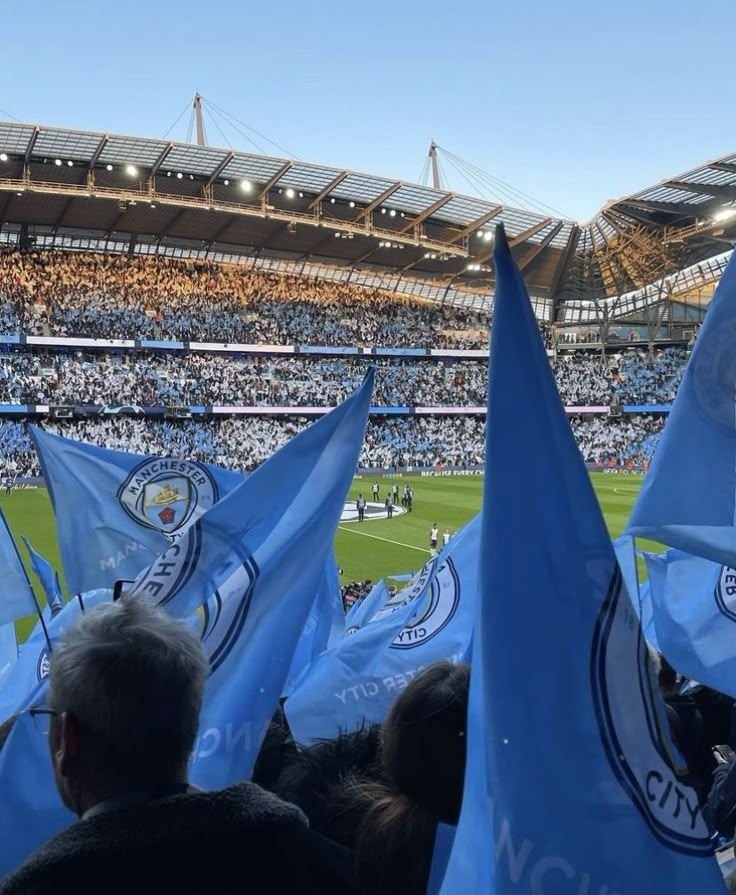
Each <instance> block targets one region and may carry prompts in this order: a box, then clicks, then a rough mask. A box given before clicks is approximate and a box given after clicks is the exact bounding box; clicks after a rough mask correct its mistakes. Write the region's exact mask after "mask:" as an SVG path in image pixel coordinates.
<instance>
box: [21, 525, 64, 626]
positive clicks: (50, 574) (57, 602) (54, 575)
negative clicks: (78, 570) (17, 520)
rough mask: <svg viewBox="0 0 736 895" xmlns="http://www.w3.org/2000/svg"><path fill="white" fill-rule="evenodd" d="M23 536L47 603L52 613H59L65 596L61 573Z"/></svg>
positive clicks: (32, 566)
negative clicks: (63, 595) (62, 590)
mask: <svg viewBox="0 0 736 895" xmlns="http://www.w3.org/2000/svg"><path fill="white" fill-rule="evenodd" d="M21 538H22V539H23V543H24V544H25V546H26V550H27V551H28V556H29V557H30V560H31V568H32V569H33V571H34V573H35V575H36V578H38V580H39V582H40V584H41V587H42V588H43V592H44V593H45V594H46V605H47V606H48V607H49V609H50V610H51V614H52V615H57V614H58V613H59V612H61V610H62V609H63V608H64V598H63V597H62V594H61V584H60V583H59V573H58V572H57V571H56V569H55V568H54V567H53V566H52V565H51V563H50V562H49V561H48V560H47V559H44V558H43V556H41V554H40V553H38V552H36V551H35V550H34V549H33V547H32V546H31V544H30V542H29V541H28V538H26V536H25V535H21Z"/></svg>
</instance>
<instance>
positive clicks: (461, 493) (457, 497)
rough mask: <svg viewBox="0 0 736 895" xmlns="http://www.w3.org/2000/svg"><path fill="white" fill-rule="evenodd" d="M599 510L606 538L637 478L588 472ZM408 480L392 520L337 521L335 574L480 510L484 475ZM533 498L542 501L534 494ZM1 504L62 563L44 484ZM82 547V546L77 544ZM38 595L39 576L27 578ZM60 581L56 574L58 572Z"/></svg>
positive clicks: (17, 527) (409, 547)
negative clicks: (408, 498)
mask: <svg viewBox="0 0 736 895" xmlns="http://www.w3.org/2000/svg"><path fill="white" fill-rule="evenodd" d="M591 478H592V480H593V485H594V487H595V491H596V494H597V495H598V500H599V501H600V504H601V507H602V509H603V514H604V516H605V517H606V522H607V523H608V529H609V531H610V533H611V536H612V537H614V538H615V537H617V536H618V535H619V534H620V533H621V531H622V530H623V528H624V525H625V524H626V520H627V519H628V517H629V513H630V511H631V507H632V505H633V502H634V498H635V497H636V494H637V493H638V491H639V487H640V485H641V479H640V478H639V477H635V476H619V475H610V476H609V475H604V474H602V473H593V474H592V476H591ZM405 481H408V482H409V483H410V484H411V486H412V488H413V489H414V508H413V511H412V512H411V513H404V514H402V515H398V516H394V518H393V519H386V518H373V519H367V520H366V521H365V522H362V523H358V522H345V523H342V524H341V525H340V530H339V531H338V533H337V538H336V541H335V548H336V553H337V560H338V564H339V565H340V567H341V568H342V571H343V574H342V576H341V580H342V581H343V582H347V581H354V580H357V581H364V580H365V579H366V578H371V579H373V580H374V581H377V580H378V579H379V578H382V577H384V576H386V575H392V574H400V573H403V572H411V571H416V570H417V569H419V568H420V567H421V566H422V565H423V564H424V563H425V562H426V561H427V559H428V558H429V529H430V527H431V526H432V523H433V522H436V523H437V525H438V526H439V530H440V546H441V544H442V539H441V534H442V532H443V531H444V529H445V528H449V530H450V531H451V532H455V531H457V530H458V529H459V528H461V527H462V526H463V525H464V524H465V523H466V522H468V521H469V520H470V519H472V518H473V516H474V515H475V514H476V513H477V512H478V511H479V510H480V504H481V491H482V487H483V479H482V477H481V476H447V477H440V478H434V477H428V478H421V477H417V476H411V477H407V478H406V479H402V478H399V479H398V482H399V488H400V490H402V489H403V484H404V482H405ZM379 483H380V486H381V491H380V501H381V502H382V501H383V500H384V498H385V496H386V493H387V489H388V488H389V487H390V486H391V484H392V480H391V479H385V478H382V479H380V480H379ZM371 484H372V479H370V478H362V479H356V480H355V482H354V483H353V487H352V488H351V490H350V498H349V499H350V500H351V501H355V499H356V498H357V496H358V493H359V492H362V493H363V495H364V496H365V498H366V499H367V500H368V501H370V500H371ZM540 499H544V498H543V495H540ZM0 506H1V507H2V509H3V511H4V513H5V515H6V517H7V519H8V523H9V524H10V527H11V529H12V531H13V534H14V535H15V537H16V538H17V540H18V544H19V549H20V551H21V554H22V555H23V558H24V559H26V556H25V550H24V548H23V547H22V545H21V543H20V534H21V533H23V534H25V535H26V537H27V538H28V539H29V540H30V542H31V543H32V544H33V546H34V547H35V548H36V549H37V550H38V551H39V553H41V554H42V555H43V556H45V557H46V558H47V559H48V560H49V561H50V562H51V563H52V564H53V565H54V566H55V567H56V568H58V569H59V571H60V573H61V561H60V558H59V548H58V543H57V539H56V526H55V524H54V517H53V512H52V509H51V503H50V501H49V498H48V494H47V492H46V491H45V490H43V489H39V490H35V491H15V492H13V494H12V495H11V496H10V497H6V496H5V495H4V494H3V495H1V496H0ZM79 546H80V549H81V550H84V544H80V545H79ZM31 579H32V581H33V583H34V586H35V587H36V591H37V593H39V596H40V587H39V586H38V582H37V581H36V580H35V578H33V576H31ZM62 583H63V577H62ZM33 624H34V619H33V618H30V619H26V620H23V621H21V622H20V623H19V625H18V633H19V637H20V639H21V640H24V639H25V638H26V636H27V635H28V632H29V630H30V629H31V627H32V626H33Z"/></svg>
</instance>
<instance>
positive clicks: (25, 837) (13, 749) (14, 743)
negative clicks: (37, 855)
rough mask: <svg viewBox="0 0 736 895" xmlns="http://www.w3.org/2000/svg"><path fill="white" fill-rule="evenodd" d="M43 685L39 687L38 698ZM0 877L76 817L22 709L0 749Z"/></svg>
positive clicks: (46, 749)
mask: <svg viewBox="0 0 736 895" xmlns="http://www.w3.org/2000/svg"><path fill="white" fill-rule="evenodd" d="M44 692H45V686H44V687H42V688H41V689H40V690H39V693H38V702H39V703H40V702H42V700H43V693H44ZM0 780H2V798H0V829H2V831H3V832H2V836H0V878H2V877H3V876H5V875H6V874H7V873H10V872H11V871H13V870H15V869H16V868H17V867H19V866H20V865H21V864H22V863H23V861H25V859H26V858H27V857H29V855H30V854H31V853H32V852H34V851H35V850H36V849H37V848H39V847H40V846H42V845H43V844H44V842H46V841H47V840H49V839H50V838H51V837H52V836H55V835H56V834H57V833H60V832H61V831H62V830H64V829H66V827H68V826H69V825H70V824H72V823H74V821H75V820H76V819H77V818H76V817H75V816H74V815H73V814H72V813H71V811H69V810H68V809H67V808H65V807H64V805H63V803H62V801H61V798H60V797H59V793H58V792H57V790H56V785H55V783H54V773H53V769H52V767H51V757H50V756H49V741H48V738H47V737H45V736H43V734H41V733H40V732H39V731H38V730H37V729H36V727H35V724H34V722H33V718H31V716H30V715H29V714H28V713H27V712H24V713H23V714H22V715H20V716H19V717H18V719H17V720H16V722H15V724H14V725H13V729H12V730H11V732H10V735H9V736H8V739H7V740H6V741H5V745H4V746H3V748H2V749H0Z"/></svg>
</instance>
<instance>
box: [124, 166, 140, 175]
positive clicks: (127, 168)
mask: <svg viewBox="0 0 736 895" xmlns="http://www.w3.org/2000/svg"><path fill="white" fill-rule="evenodd" d="M125 173H126V174H128V175H129V176H130V177H135V175H136V174H137V173H138V168H136V166H135V165H126V166H125Z"/></svg>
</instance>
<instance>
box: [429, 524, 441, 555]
mask: <svg viewBox="0 0 736 895" xmlns="http://www.w3.org/2000/svg"><path fill="white" fill-rule="evenodd" d="M439 536H440V530H439V528H438V527H437V523H436V522H433V523H432V527H431V528H430V530H429V552H430V553H431V554H432V556H434V555H435V554H436V553H437V539H438V538H439Z"/></svg>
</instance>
